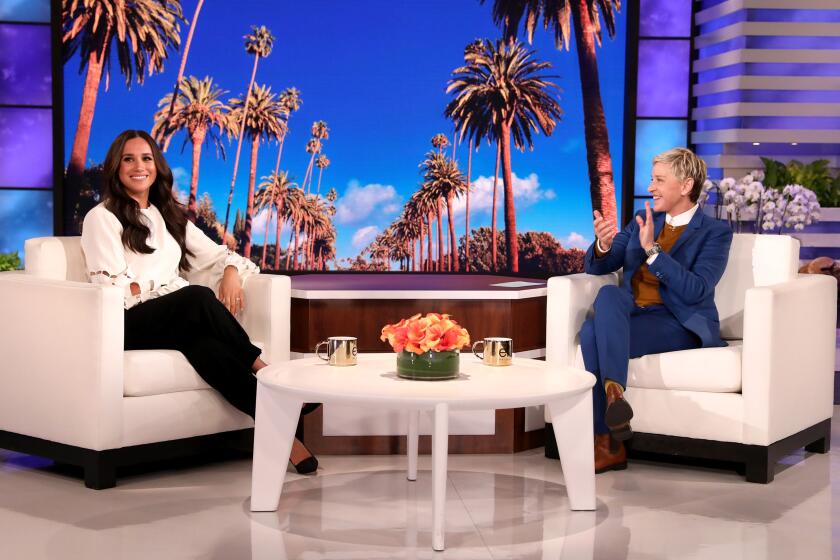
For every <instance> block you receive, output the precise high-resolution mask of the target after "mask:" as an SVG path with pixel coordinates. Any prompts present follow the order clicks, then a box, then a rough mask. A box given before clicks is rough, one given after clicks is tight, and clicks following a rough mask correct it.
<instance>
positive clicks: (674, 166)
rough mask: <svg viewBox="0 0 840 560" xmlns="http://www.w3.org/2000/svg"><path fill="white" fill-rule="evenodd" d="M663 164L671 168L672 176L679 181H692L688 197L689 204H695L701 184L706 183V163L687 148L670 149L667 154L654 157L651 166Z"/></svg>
mask: <svg viewBox="0 0 840 560" xmlns="http://www.w3.org/2000/svg"><path fill="white" fill-rule="evenodd" d="M657 163H665V164H668V166H670V167H671V171H672V172H673V174H674V176H675V177H676V178H677V179H678V180H680V181H685V180H686V179H694V185H693V186H692V187H691V193H690V194H689V195H688V197H689V198H690V199H691V202H697V199H698V198H700V191H701V190H703V183H705V182H706V162H705V161H703V160H702V159H700V158H699V157H697V155H696V154H695V153H694V152H692V151H691V150H689V149H688V148H671V149H670V150H668V151H667V152H662V153H661V154H659V155H657V156H654V158H653V164H654V165H656V164H657Z"/></svg>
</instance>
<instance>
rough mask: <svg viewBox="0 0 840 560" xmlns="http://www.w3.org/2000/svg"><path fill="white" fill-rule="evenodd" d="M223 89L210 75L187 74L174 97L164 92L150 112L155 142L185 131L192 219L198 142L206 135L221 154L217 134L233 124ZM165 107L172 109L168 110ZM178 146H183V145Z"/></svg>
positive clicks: (199, 149) (222, 151) (199, 144)
mask: <svg viewBox="0 0 840 560" xmlns="http://www.w3.org/2000/svg"><path fill="white" fill-rule="evenodd" d="M225 93H227V92H226V91H224V90H222V89H220V88H217V87H215V85H214V84H213V78H210V77H209V76H205V77H204V79H202V80H199V79H198V78H196V77H195V76H190V77H188V78H184V79H183V80H181V87H180V90H179V93H178V96H177V99H176V98H173V99H170V98H171V97H173V96H172V94H171V93H168V94H166V95H165V96H164V97H163V99H161V100H160V101H159V102H158V107H160V109H159V110H158V112H157V113H155V115H154V121H155V124H154V126H153V127H152V136H153V137H154V138H156V139H157V141H158V143H159V144H164V145H166V144H169V141H170V140H171V139H172V137H173V136H174V135H175V134H176V133H177V132H178V131H180V130H186V131H187V138H188V139H189V141H190V142H191V143H192V173H191V176H190V198H189V202H188V203H187V212H188V214H189V218H190V220H192V221H193V222H194V221H195V217H196V196H197V195H198V172H199V164H200V161H201V145H202V144H203V143H204V142H205V139H206V141H207V142H210V143H212V144H213V145H214V146H215V147H216V152H217V153H218V154H221V156H222V158H224V157H225V148H224V144H223V143H222V138H221V137H220V134H221V133H224V134H230V132H231V129H232V127H235V123H233V122H232V121H231V116H230V107H228V106H227V105H225V104H224V103H223V102H222V101H221V99H220V98H221V97H222V96H223V95H224V94H225ZM165 107H171V108H174V109H173V110H172V111H170V110H169V109H168V108H165ZM185 145H186V140H185V141H184V146H185ZM181 149H182V150H183V146H182V148H181Z"/></svg>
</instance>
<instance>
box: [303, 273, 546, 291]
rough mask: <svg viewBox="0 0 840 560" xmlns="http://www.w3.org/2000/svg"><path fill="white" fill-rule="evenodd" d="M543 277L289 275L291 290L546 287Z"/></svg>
mask: <svg viewBox="0 0 840 560" xmlns="http://www.w3.org/2000/svg"><path fill="white" fill-rule="evenodd" d="M502 282H529V285H526V286H521V287H504V286H494V285H493V284H499V283H502ZM545 286H546V281H545V280H541V279H535V278H518V277H514V276H489V275H488V276H485V275H468V274H301V275H299V276H292V289H293V290H306V291H310V290H315V291H317V290H330V291H334V290H348V291H360V290H362V291H363V290H405V291H417V290H421V291H438V290H440V291H454V290H457V291H462V290H464V291H468V290H481V291H500V292H510V291H521V290H533V289H535V288H536V289H538V288H545Z"/></svg>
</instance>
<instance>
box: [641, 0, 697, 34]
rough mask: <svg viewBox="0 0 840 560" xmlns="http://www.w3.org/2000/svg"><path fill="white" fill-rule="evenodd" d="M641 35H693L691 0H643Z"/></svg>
mask: <svg viewBox="0 0 840 560" xmlns="http://www.w3.org/2000/svg"><path fill="white" fill-rule="evenodd" d="M639 35H640V36H642V37H688V36H690V35H691V0H641V4H640V5H639Z"/></svg>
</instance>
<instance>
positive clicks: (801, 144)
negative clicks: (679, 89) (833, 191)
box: [691, 0, 840, 178]
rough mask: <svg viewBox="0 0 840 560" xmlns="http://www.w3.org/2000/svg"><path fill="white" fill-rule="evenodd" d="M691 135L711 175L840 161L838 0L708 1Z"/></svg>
mask: <svg viewBox="0 0 840 560" xmlns="http://www.w3.org/2000/svg"><path fill="white" fill-rule="evenodd" d="M694 23H695V25H696V28H697V33H698V34H697V36H696V37H695V39H694V62H693V66H692V72H693V75H694V77H695V83H694V85H693V88H692V95H693V99H694V108H693V110H692V114H691V118H692V120H693V124H694V126H693V132H692V134H691V143H692V144H693V145H694V146H695V148H696V150H697V152H698V153H700V154H702V155H703V157H704V158H705V160H706V162H707V163H708V164H709V168H710V176H711V177H713V178H720V177H723V176H734V177H738V176H741V175H743V174H745V173H746V172H748V171H749V170H751V169H755V168H760V167H761V160H760V159H759V158H760V156H767V157H773V158H774V159H778V160H780V161H789V160H791V159H799V160H801V161H806V162H809V161H813V160H815V159H828V160H829V162H830V164H831V166H832V167H835V168H837V167H840V1H838V0H724V1H721V0H702V1H701V2H700V3H699V10H698V11H697V12H696V13H695V18H694Z"/></svg>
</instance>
